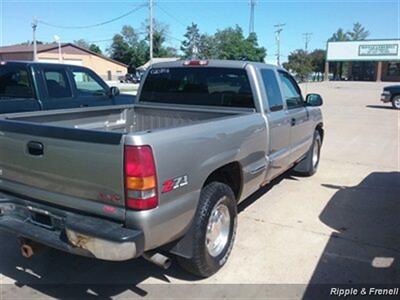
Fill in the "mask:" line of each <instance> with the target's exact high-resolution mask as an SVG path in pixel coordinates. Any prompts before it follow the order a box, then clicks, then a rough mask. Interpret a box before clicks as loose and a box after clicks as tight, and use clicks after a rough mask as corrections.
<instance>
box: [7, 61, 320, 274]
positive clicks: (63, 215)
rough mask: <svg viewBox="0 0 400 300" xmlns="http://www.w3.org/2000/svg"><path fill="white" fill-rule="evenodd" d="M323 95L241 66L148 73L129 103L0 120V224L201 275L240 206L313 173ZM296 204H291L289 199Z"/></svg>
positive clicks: (189, 65) (219, 253) (105, 255)
mask: <svg viewBox="0 0 400 300" xmlns="http://www.w3.org/2000/svg"><path fill="white" fill-rule="evenodd" d="M321 104H322V98H321V96H319V95H317V94H309V95H307V97H306V99H305V100H304V99H303V96H302V94H301V91H300V88H299V86H298V85H297V83H296V81H295V80H294V79H293V77H292V76H291V75H290V74H289V73H288V72H286V71H285V70H284V69H281V68H277V67H275V66H271V65H266V64H262V63H253V62H242V61H188V62H182V61H177V62H168V63H160V64H155V65H153V66H152V67H151V68H150V69H149V70H148V71H147V72H146V74H145V76H144V81H143V84H142V85H141V87H140V88H139V91H138V96H137V102H136V103H135V104H134V105H125V106H116V107H109V108H86V109H76V110H70V111H68V112H65V111H64V112H63V111H53V112H47V113H43V112H31V113H24V114H12V115H8V116H6V117H5V118H4V119H3V120H0V131H1V133H2V134H1V135H0V190H1V193H0V212H1V213H0V215H1V216H0V228H1V229H4V230H8V231H11V232H14V233H15V234H16V235H18V236H21V237H23V241H22V248H21V250H22V253H23V254H24V255H25V256H27V257H29V256H31V255H32V254H33V251H34V246H35V245H36V243H41V244H45V245H48V246H50V247H54V248H57V249H60V250H63V251H66V252H70V253H74V254H79V255H84V256H90V257H96V258H98V259H103V260H116V261H123V260H128V259H132V258H135V257H139V256H143V257H145V258H146V259H148V260H150V261H152V262H154V263H156V264H158V265H161V266H163V267H168V265H169V264H170V261H169V258H168V256H169V255H172V254H173V255H175V256H176V257H177V260H178V262H179V263H180V265H181V266H183V268H185V269H186V270H188V271H189V272H191V273H193V274H196V275H198V276H202V277H207V276H210V275H212V274H214V273H215V272H217V271H218V270H219V269H220V268H221V267H222V266H223V265H224V264H225V262H226V261H227V258H228V256H229V254H230V252H231V250H232V246H233V243H234V239H235V232H236V225H237V205H238V203H240V202H241V201H243V200H245V199H246V198H247V197H248V196H250V195H251V194H253V193H254V192H256V191H257V190H258V189H259V188H260V187H261V186H265V185H266V184H268V183H269V182H271V180H272V179H273V178H275V177H277V176H278V175H280V174H282V173H283V172H285V171H286V170H288V169H290V168H292V167H294V170H295V171H296V172H298V173H300V174H302V175H304V176H311V175H313V174H314V173H315V172H316V170H317V168H318V164H319V159H320V150H321V146H322V141H323V137H324V130H323V122H322V115H321V110H320V109H319V107H318V106H320V105H321ZM294 205H295V204H294Z"/></svg>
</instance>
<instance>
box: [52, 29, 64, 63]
mask: <svg viewBox="0 0 400 300" xmlns="http://www.w3.org/2000/svg"><path fill="white" fill-rule="evenodd" d="M53 38H54V41H55V42H56V43H58V60H59V61H60V63H61V62H62V55H61V38H60V37H59V36H58V35H55V36H54V37H53Z"/></svg>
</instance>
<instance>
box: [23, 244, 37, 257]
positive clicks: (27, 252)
mask: <svg viewBox="0 0 400 300" xmlns="http://www.w3.org/2000/svg"><path fill="white" fill-rule="evenodd" d="M21 254H22V256H23V257H25V258H31V257H32V256H33V254H34V253H33V249H32V247H31V246H29V245H27V244H25V245H22V246H21Z"/></svg>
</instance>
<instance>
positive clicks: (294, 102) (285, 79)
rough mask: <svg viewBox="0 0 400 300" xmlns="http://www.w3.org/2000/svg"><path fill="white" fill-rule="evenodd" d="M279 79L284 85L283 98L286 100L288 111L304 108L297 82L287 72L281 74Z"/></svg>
mask: <svg viewBox="0 0 400 300" xmlns="http://www.w3.org/2000/svg"><path fill="white" fill-rule="evenodd" d="M279 77H280V79H281V83H282V93H283V98H285V101H286V104H287V107H288V109H292V108H298V107H302V106H304V103H303V98H302V97H301V92H300V89H299V88H298V86H297V83H296V81H295V80H294V79H293V78H292V77H291V76H290V75H289V74H286V73H285V72H279Z"/></svg>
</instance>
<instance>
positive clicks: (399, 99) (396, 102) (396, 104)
mask: <svg viewBox="0 0 400 300" xmlns="http://www.w3.org/2000/svg"><path fill="white" fill-rule="evenodd" d="M392 107H393V108H394V109H400V95H397V96H394V97H393V99H392Z"/></svg>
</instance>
